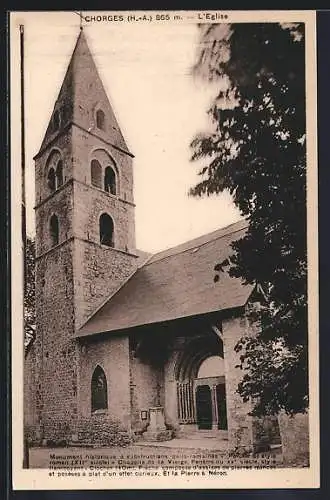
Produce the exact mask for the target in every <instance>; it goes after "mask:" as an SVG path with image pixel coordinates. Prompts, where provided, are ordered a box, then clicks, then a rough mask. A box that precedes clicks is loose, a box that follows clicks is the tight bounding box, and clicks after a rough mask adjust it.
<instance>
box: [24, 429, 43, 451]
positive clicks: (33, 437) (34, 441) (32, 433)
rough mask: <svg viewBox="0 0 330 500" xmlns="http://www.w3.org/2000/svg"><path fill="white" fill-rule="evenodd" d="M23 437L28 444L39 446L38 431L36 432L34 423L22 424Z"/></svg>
mask: <svg viewBox="0 0 330 500" xmlns="http://www.w3.org/2000/svg"><path fill="white" fill-rule="evenodd" d="M24 439H25V440H26V441H27V444H28V446H40V444H41V437H40V432H38V429H37V427H36V426H35V425H26V426H24Z"/></svg>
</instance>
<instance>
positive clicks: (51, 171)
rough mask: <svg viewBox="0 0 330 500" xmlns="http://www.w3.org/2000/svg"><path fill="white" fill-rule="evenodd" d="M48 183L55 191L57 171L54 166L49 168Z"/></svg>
mask: <svg viewBox="0 0 330 500" xmlns="http://www.w3.org/2000/svg"><path fill="white" fill-rule="evenodd" d="M47 183H48V187H49V189H50V190H51V191H55V188H56V182H55V172H54V169H53V168H50V169H49V172H48V176H47Z"/></svg>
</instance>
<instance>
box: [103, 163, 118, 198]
mask: <svg viewBox="0 0 330 500" xmlns="http://www.w3.org/2000/svg"><path fill="white" fill-rule="evenodd" d="M104 191H106V192H107V193H111V194H116V174H115V172H114V171H113V170H112V168H111V167H107V168H106V169H105V172H104Z"/></svg>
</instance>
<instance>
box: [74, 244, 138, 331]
mask: <svg viewBox="0 0 330 500" xmlns="http://www.w3.org/2000/svg"><path fill="white" fill-rule="evenodd" d="M74 248H75V254H74V262H75V264H74V265H75V268H74V269H75V277H74V280H75V318H76V328H77V329H78V328H79V327H80V326H82V324H83V323H84V321H86V320H87V318H88V317H89V316H90V315H91V314H92V313H93V312H94V311H96V309H97V308H98V307H100V306H101V305H102V304H103V303H104V302H105V300H106V299H107V298H109V296H110V295H111V294H112V293H113V292H114V291H115V290H117V288H118V287H119V285H120V284H121V283H123V281H124V280H125V278H126V277H128V276H129V275H130V274H131V273H132V272H133V271H134V270H135V269H136V261H137V259H136V258H135V257H134V256H132V255H129V254H126V253H124V252H120V251H117V250H115V249H113V248H110V247H104V246H103V245H102V246H100V245H97V244H95V243H93V242H86V241H81V240H78V239H77V240H75V247H74Z"/></svg>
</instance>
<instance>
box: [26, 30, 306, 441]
mask: <svg viewBox="0 0 330 500" xmlns="http://www.w3.org/2000/svg"><path fill="white" fill-rule="evenodd" d="M34 159H35V193H36V201H35V214H36V317H37V334H36V338H35V340H34V342H33V345H32V347H31V349H30V351H29V353H28V355H27V357H26V360H25V370H26V374H27V375H26V376H25V380H26V383H25V387H24V398H25V407H24V408H25V409H24V413H25V415H24V417H25V424H26V425H30V426H35V428H37V429H38V432H39V433H40V435H41V436H42V438H44V439H47V438H51V437H52V436H53V435H54V434H55V433H56V429H57V428H58V427H59V426H65V428H66V429H68V433H69V434H70V438H71V439H74V436H75V434H76V422H77V421H78V420H79V419H80V418H83V417H92V416H93V415H94V416H96V415H97V418H98V419H104V421H107V419H112V420H113V419H114V420H117V421H119V422H120V423H121V425H122V426H123V427H124V428H125V429H127V430H128V431H129V432H130V433H131V434H132V435H133V434H134V435H135V436H137V438H138V439H145V440H147V441H157V440H159V441H160V440H169V439H173V438H174V439H175V438H177V437H179V436H187V437H189V435H192V434H196V433H200V435H205V434H206V433H212V436H213V437H218V439H219V440H223V439H224V440H228V444H229V447H230V448H232V449H237V448H247V449H255V446H256V441H257V433H256V432H255V424H254V420H253V418H252V417H251V416H249V411H250V409H251V408H250V405H249V404H248V403H243V402H242V400H241V398H240V396H239V395H238V394H237V392H236V389H237V384H238V382H239V380H240V378H241V376H242V372H241V370H240V369H238V368H237V367H236V365H237V363H238V355H237V354H236V353H235V350H234V347H235V344H236V343H237V341H238V340H239V339H240V338H241V337H242V336H244V335H246V334H249V332H250V327H249V324H248V322H247V319H246V317H245V311H246V307H247V305H248V304H249V303H250V302H251V301H252V300H254V301H256V300H258V293H259V292H258V291H257V290H256V289H255V288H253V287H252V286H248V285H243V283H242V282H241V281H240V280H239V279H236V278H230V277H229V275H228V273H226V272H221V273H220V277H219V280H218V281H217V282H214V265H215V263H217V262H219V261H222V260H224V259H225V258H226V257H228V256H229V255H230V253H231V248H230V244H231V243H232V241H234V240H236V239H238V238H240V237H242V236H243V234H244V231H245V230H246V223H245V222H244V221H243V222H238V223H236V224H232V225H231V226H229V227H226V228H223V229H219V230H217V231H214V232H212V233H210V234H206V235H204V236H201V237H199V238H196V239H194V240H192V241H188V242H186V243H184V244H181V245H179V246H176V247H174V248H171V249H167V250H164V251H162V252H159V253H157V254H155V255H149V254H147V253H145V252H141V251H138V250H137V249H136V247H135V219H134V210H135V204H134V197H133V191H134V190H133V176H134V174H133V170H134V165H133V163H134V160H133V159H134V156H133V154H132V152H131V151H130V150H129V149H128V147H127V145H126V142H125V139H124V137H123V135H122V133H121V130H120V127H119V124H118V122H117V119H116V117H115V114H114V112H113V109H112V107H111V103H110V102H109V100H108V98H107V95H106V93H105V90H104V88H103V85H102V82H101V79H100V77H99V74H98V71H97V68H96V65H95V62H94V60H93V57H92V55H91V52H90V50H89V48H88V44H87V41H86V37H85V34H84V32H83V30H81V31H80V34H79V37H78V40H77V42H76V46H75V48H74V51H73V54H72V57H71V60H70V63H69V66H68V69H67V72H66V75H65V78H64V81H63V84H62V87H61V89H60V92H59V95H58V98H57V100H56V102H55V105H54V109H53V112H52V116H51V118H50V121H49V125H48V127H47V130H46V133H45V136H44V139H43V141H42V144H41V147H40V150H39V152H38V153H37V154H36V156H35V158H34ZM250 333H252V334H253V332H250ZM210 367H211V369H210ZM305 422H306V419H305V417H302V419H301V421H300V420H299V423H298V424H299V425H298V427H299V433H302V432H303V431H302V428H303V427H304V426H306V425H307V424H306V423H305ZM275 427H276V426H275ZM273 428H274V425H273ZM282 428H283V429H284V430H286V432H284V431H283V432H282V431H281V438H282V444H284V441H285V439H286V438H285V434H286V436H288V435H291V436H292V435H293V434H294V433H293V429H296V428H297V422H296V424H295V425H293V423H290V422H289V421H287V423H286V425H285V426H283V427H282ZM306 432H307V433H308V431H306ZM306 432H305V433H304V435H306ZM283 440H284V441H283ZM295 446H297V440H296V442H295Z"/></svg>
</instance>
